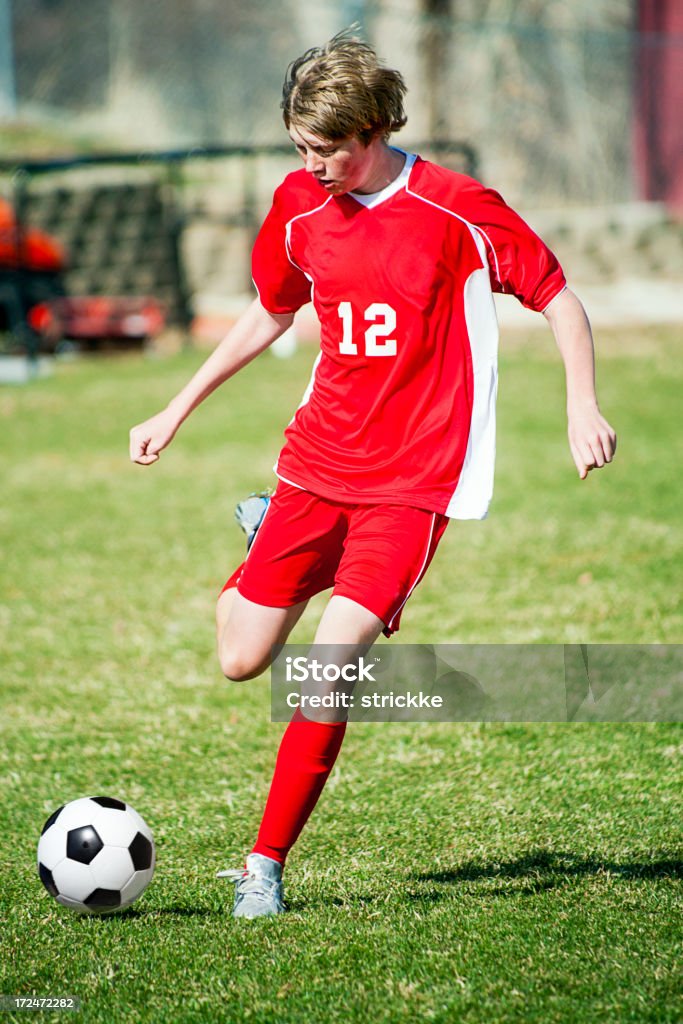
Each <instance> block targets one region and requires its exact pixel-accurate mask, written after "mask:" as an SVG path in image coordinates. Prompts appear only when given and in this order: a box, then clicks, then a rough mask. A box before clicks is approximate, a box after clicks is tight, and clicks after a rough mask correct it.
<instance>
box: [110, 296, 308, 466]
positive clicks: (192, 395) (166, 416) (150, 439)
mask: <svg viewBox="0 0 683 1024" xmlns="http://www.w3.org/2000/svg"><path fill="white" fill-rule="evenodd" d="M293 320H294V315H293V314H291V313H290V314H287V315H283V316H279V315H276V314H274V313H269V312H268V311H267V310H266V309H264V308H263V306H262V305H261V303H260V302H259V300H258V299H255V300H254V301H253V302H252V304H251V305H250V306H249V308H248V309H247V310H245V312H244V313H243V314H242V316H241V317H240V318H239V320H238V321H237V323H236V324H235V325H234V326H233V327H232V328H231V329H230V331H228V333H227V334H226V336H225V338H224V339H223V341H222V342H221V343H220V344H219V345H218V347H217V348H216V349H215V350H214V351H213V353H212V354H211V355H210V356H209V358H208V359H207V360H206V362H205V363H204V364H203V365H202V366H201V367H200V368H199V370H197V372H196V373H195V375H194V377H193V378H192V379H191V380H190V381H189V383H188V384H186V385H185V387H184V388H183V389H182V391H180V392H179V393H178V394H177V395H176V396H175V398H173V399H172V400H171V401H170V402H169V404H168V406H167V407H166V408H165V409H163V410H162V411H161V412H160V413H157V415H156V416H152V418H151V419H149V420H145V422H144V423H140V424H139V425H138V426H136V427H133V429H132V430H131V432H130V457H131V460H132V461H133V462H137V463H139V464H140V465H141V466H149V465H151V464H152V463H153V462H156V461H157V460H158V458H159V452H161V451H162V450H163V449H164V448H166V446H167V445H169V444H170V443H171V441H172V440H173V438H174V436H175V434H176V431H177V430H178V427H179V426H180V425H181V423H182V422H183V421H184V420H186V419H187V417H188V416H189V415H190V413H191V412H192V410H193V409H196V408H197V406H198V405H199V404H200V402H203V401H204V399H205V398H207V397H208V396H209V395H210V394H211V392H212V391H215V390H216V388H217V387H218V386H219V385H220V384H222V383H223V382H224V381H226V380H228V378H229V377H232V376H233V374H235V373H237V371H238V370H241V369H242V367H243V366H246V364H247V363H249V362H251V360H252V359H254V358H255V357H256V356H257V355H258V354H259V353H260V352H263V350H264V349H266V348H268V346H269V345H272V343H273V342H274V341H275V340H276V339H277V338H279V337H280V335H281V334H282V333H283V332H284V331H286V330H287V328H288V327H289V326H290V325H291V323H292V321H293Z"/></svg>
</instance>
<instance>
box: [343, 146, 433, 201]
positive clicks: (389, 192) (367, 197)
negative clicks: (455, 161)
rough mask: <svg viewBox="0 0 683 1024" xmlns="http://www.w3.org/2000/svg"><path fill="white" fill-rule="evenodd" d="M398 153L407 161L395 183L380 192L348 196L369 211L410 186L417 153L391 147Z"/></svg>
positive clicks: (354, 193)
mask: <svg viewBox="0 0 683 1024" xmlns="http://www.w3.org/2000/svg"><path fill="white" fill-rule="evenodd" d="M391 148H392V149H393V150H395V152H397V153H403V154H404V156H405V158H406V160H405V163H404V165H403V168H402V170H401V173H400V174H399V175H398V177H397V178H394V180H393V181H390V182H389V184H388V185H385V187H384V188H383V189H381V190H380V191H379V192H365V193H363V192H347V195H349V196H351V197H352V198H353V199H355V200H356V202H357V203H360V204H361V206H365V207H366V208H368V209H372V207H373V206H378V205H379V204H380V203H383V202H384V201H385V199H389V198H390V196H393V195H395V194H396V193H397V192H400V191H401V189H402V188H405V186H406V185H407V184H408V178H409V177H410V172H411V170H412V167H413V164H414V163H415V161H416V159H417V154H416V153H406V151H405V150H404V149H399V148H398V147H397V146H392V147H391Z"/></svg>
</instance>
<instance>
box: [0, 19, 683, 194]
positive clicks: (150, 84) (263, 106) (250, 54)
mask: <svg viewBox="0 0 683 1024" xmlns="http://www.w3.org/2000/svg"><path fill="white" fill-rule="evenodd" d="M639 2H642V0H573V2H571V3H569V2H568V0H365V2H362V0H355V2H349V0H346V2H341V0H340V2H334V0H322V2H309V0H277V2H275V0H261V2H260V3H258V4H244V3H241V2H240V0H164V3H161V4H160V3H157V2H152V0H116V3H110V2H109V0H0V8H2V7H4V8H5V9H6V10H9V11H10V13H11V21H12V25H13V32H12V39H13V53H12V54H11V55H8V56H6V57H5V61H4V63H5V71H7V62H8V61H11V69H12V77H13V85H12V84H11V83H9V84H8V82H9V80H8V78H7V75H5V77H4V81H5V83H6V84H5V93H7V91H8V90H9V89H13V90H14V107H15V111H16V114H17V117H19V118H21V119H29V120H33V121H41V120H42V123H43V124H48V125H50V124H51V125H53V126H55V125H58V126H59V131H60V132H62V133H66V134H67V135H68V136H69V137H70V138H71V139H72V140H74V142H76V143H78V144H80V145H82V146H86V147H87V146H91V147H92V146H100V147H101V146H102V145H103V144H104V145H105V146H108V147H111V146H112V145H115V146H116V147H118V148H120V149H123V150H125V151H129V150H131V149H136V148H145V149H160V148H166V149H167V148H171V147H174V148H175V147H178V146H184V147H188V148H192V147H193V146H206V145H207V144H221V143H229V144H245V145H246V144H271V143H278V142H281V141H283V129H282V124H281V120H280V113H279V100H280V88H281V82H282V78H283V73H284V70H285V68H286V66H287V64H288V63H289V61H290V60H292V59H293V58H294V57H296V56H297V55H298V54H299V53H301V52H302V50H303V49H305V48H306V47H308V46H310V45H313V44H315V43H320V42H322V41H323V40H325V39H326V38H328V37H329V36H330V35H331V34H333V33H334V32H335V31H338V30H339V29H341V28H342V27H344V26H345V25H348V24H349V23H350V22H351V21H352V20H353V19H354V18H358V19H359V20H360V21H361V22H362V24H361V27H360V31H361V32H362V33H364V34H365V35H366V36H367V37H368V38H369V39H370V41H371V42H373V43H374V44H375V46H376V47H377V49H378V51H379V52H380V53H381V54H382V55H383V56H384V58H385V59H386V61H387V62H388V63H389V64H391V65H394V66H397V67H398V68H400V69H401V70H402V71H403V73H404V75H405V77H406V80H407V83H408V86H409V94H408V111H409V120H408V125H407V127H406V129H405V130H404V132H403V134H402V139H403V140H404V142H405V144H406V145H411V144H412V143H413V142H415V141H416V140H424V139H434V138H440V139H463V140H467V141H468V142H469V143H470V144H471V145H472V146H473V147H474V148H475V149H476V150H477V151H478V152H479V153H480V154H481V168H480V171H481V174H482V176H483V177H484V179H485V180H490V181H492V182H495V183H497V184H498V185H499V187H500V188H501V189H503V190H504V191H505V193H506V195H507V196H508V197H509V198H510V199H511V201H513V202H519V201H525V200H527V201H528V200H531V199H533V200H534V201H535V202H536V203H558V202H571V203H606V202H615V201H625V200H628V199H631V198H633V197H634V196H635V194H636V180H635V178H636V175H635V171H634V160H633V132H634V128H633V125H634V116H635V109H636V106H637V100H638V90H639V88H640V86H639V74H640V72H639V68H642V66H643V61H644V60H645V59H646V58H647V57H648V55H650V56H651V50H652V46H653V45H654V44H656V45H657V47H658V50H665V49H667V48H668V49H671V48H674V50H676V53H675V54H674V57H675V56H676V55H678V57H680V56H682V55H683V38H681V36H678V37H676V36H675V35H669V36H667V37H666V39H664V38H659V37H656V38H653V35H652V33H650V34H649V35H643V33H639V32H638V31H637V9H638V6H639ZM0 14H1V10H0ZM6 107H7V104H6V103H5V108H6Z"/></svg>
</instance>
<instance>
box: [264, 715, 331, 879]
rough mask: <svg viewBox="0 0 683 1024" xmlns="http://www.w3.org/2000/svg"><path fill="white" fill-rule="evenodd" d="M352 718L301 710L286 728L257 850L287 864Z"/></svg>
mask: <svg viewBox="0 0 683 1024" xmlns="http://www.w3.org/2000/svg"><path fill="white" fill-rule="evenodd" d="M345 732H346V722H311V721H309V720H308V719H307V718H305V717H304V715H302V714H301V712H300V711H299V710H297V711H296V712H295V714H294V717H293V718H292V720H291V722H290V723H289V725H288V726H287V728H286V729H285V732H284V735H283V737H282V740H281V742H280V749H279V751H278V755H277V761H276V762H275V772H274V774H273V781H272V782H271V784H270V792H269V793H268V800H267V802H266V809H265V811H264V812H263V820H262V821H261V828H260V829H259V834H258V839H257V840H256V844H255V846H254V849H253V850H252V853H260V854H263V856H265V857H272V859H273V860H277V861H279V862H280V864H284V862H285V859H286V857H287V854H288V853H289V851H290V850H291V848H292V846H294V843H295V842H296V840H297V839H298V837H299V833H300V832H301V830H302V828H303V827H304V825H305V824H306V822H307V821H308V819H309V817H310V815H311V813H312V811H313V808H314V807H315V805H316V804H317V802H318V797H319V796H320V794H321V793H322V791H323V787H324V785H325V783H326V782H327V779H328V777H329V774H330V772H331V771H332V768H333V767H334V762H335V761H336V760H337V754H338V753H339V750H340V748H341V745H342V741H343V739H344V733H345Z"/></svg>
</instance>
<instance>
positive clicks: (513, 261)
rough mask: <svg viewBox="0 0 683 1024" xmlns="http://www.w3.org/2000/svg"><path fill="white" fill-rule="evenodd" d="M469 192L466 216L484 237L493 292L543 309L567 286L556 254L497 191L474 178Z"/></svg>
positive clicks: (532, 307)
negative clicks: (503, 293)
mask: <svg viewBox="0 0 683 1024" xmlns="http://www.w3.org/2000/svg"><path fill="white" fill-rule="evenodd" d="M468 192H470V194H469V195H468V196H467V205H468V211H467V217H468V219H469V220H471V221H472V223H473V224H474V225H475V226H476V227H478V228H479V229H480V231H481V233H482V234H483V236H484V241H485V242H486V251H487V256H488V262H489V271H490V275H491V287H492V289H493V291H495V292H505V293H508V294H512V295H515V296H516V297H517V298H518V299H519V301H520V302H521V303H522V305H523V306H526V307H527V308H528V309H533V310H535V311H537V312H539V313H540V312H543V310H544V309H545V308H546V306H548V305H549V303H550V302H552V300H553V299H554V298H555V296H556V295H559V293H560V292H561V291H562V290H563V289H564V288H565V287H566V285H567V282H566V280H565V276H564V273H563V271H562V267H561V266H560V264H559V262H558V260H557V257H556V256H555V254H554V253H553V252H552V251H551V250H550V249H549V248H548V246H547V245H546V244H545V242H543V241H542V239H541V238H539V237H538V235H537V234H536V232H535V231H532V229H531V228H530V227H529V225H528V224H527V223H526V221H524V220H523V219H522V218H521V217H520V216H519V214H518V213H515V211H514V210H513V209H511V208H510V207H509V206H508V205H507V203H506V202H505V200H504V199H503V198H502V197H501V196H500V195H499V194H498V192H495V191H494V190H493V189H491V188H485V187H484V186H483V185H480V184H479V183H478V182H474V181H472V183H471V190H468Z"/></svg>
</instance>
